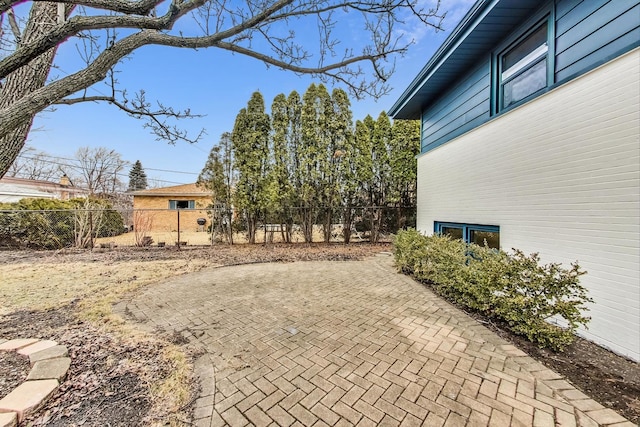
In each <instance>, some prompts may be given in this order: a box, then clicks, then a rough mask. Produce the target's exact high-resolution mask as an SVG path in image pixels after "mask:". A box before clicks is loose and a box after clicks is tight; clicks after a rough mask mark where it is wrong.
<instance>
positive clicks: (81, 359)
mask: <svg viewBox="0 0 640 427" xmlns="http://www.w3.org/2000/svg"><path fill="white" fill-rule="evenodd" d="M390 250H391V247H390V245H385V244H381V245H369V244H352V245H348V246H345V245H341V244H333V245H322V244H312V245H306V244H304V245H303V244H295V245H282V244H276V245H268V246H264V245H237V246H233V247H229V246H216V247H213V248H189V249H181V250H177V249H174V248H171V249H161V248H143V249H133V248H128V249H116V250H105V251H93V252H87V251H77V252H76V251H61V252H48V253H44V254H43V253H42V252H31V251H11V252H0V262H11V263H18V262H29V261H32V260H33V261H35V260H37V261H38V262H41V263H42V262H45V263H46V262H50V263H61V262H67V261H87V262H113V261H126V260H136V261H141V260H142V261H144V260H162V259H176V258H186V259H191V258H200V259H206V260H210V261H211V263H212V264H217V265H238V264H246V263H259V262H293V261H300V260H305V261H310V260H335V261H339V260H352V259H360V258H362V257H365V256H368V255H372V254H375V253H379V252H381V251H390ZM74 312H75V305H74V304H70V305H68V306H65V307H61V308H57V309H55V310H48V311H19V312H14V313H11V314H9V315H6V316H3V317H0V337H2V338H19V337H33V338H43V339H54V340H56V341H58V342H60V343H63V344H64V345H66V346H67V347H68V348H69V351H70V354H71V357H72V365H71V368H70V371H69V375H68V376H67V379H66V380H65V381H64V382H63V383H62V384H61V386H60V387H59V389H58V390H57V391H56V393H55V395H54V396H53V398H52V399H51V400H49V401H48V402H47V404H46V406H45V407H43V408H41V409H40V410H39V411H38V412H37V413H36V414H34V415H33V416H31V417H30V418H29V420H28V422H29V423H30V424H31V425H34V426H40V425H50V426H62V425H83V426H93V425H96V426H97V425H111V426H133V425H147V424H149V423H150V422H151V421H153V420H160V419H168V418H172V419H173V421H174V423H177V424H180V423H183V424H185V425H186V424H188V421H189V410H190V409H191V408H189V407H186V408H183V411H181V412H178V413H174V414H169V413H153V411H152V405H151V402H150V400H149V399H150V394H149V390H148V387H146V384H147V383H146V382H147V381H149V378H148V375H149V373H148V372H146V373H145V374H144V375H146V376H147V377H143V373H142V372H143V371H144V370H143V369H142V368H143V366H146V367H148V366H149V365H153V366H154V368H153V372H152V373H151V375H152V376H155V377H156V378H162V376H163V375H166V374H167V372H168V370H169V369H170V366H165V365H166V363H165V364H164V365H163V363H164V362H163V360H162V358H161V357H160V356H159V355H160V353H161V350H162V345H163V344H162V342H163V341H158V342H154V343H143V344H135V345H133V344H131V343H126V342H124V341H123V340H122V339H121V338H116V337H114V336H112V335H110V334H108V333H106V332H104V331H101V330H98V329H96V328H95V327H93V326H91V325H89V324H87V323H85V322H81V321H79V320H78V319H77V317H76V316H75V315H74ZM471 315H473V316H475V317H476V318H477V319H478V320H480V321H481V322H483V323H484V324H485V325H486V326H488V327H490V328H491V329H493V330H494V331H495V332H496V333H498V334H499V335H501V336H502V337H503V338H505V339H507V340H509V341H511V342H513V343H514V344H515V345H516V346H518V347H519V348H520V349H522V350H523V351H525V352H527V353H528V354H530V355H531V356H532V357H533V358H535V359H537V360H538V361H540V362H541V363H543V364H545V365H546V366H548V367H549V368H551V369H553V370H555V371H557V372H558V373H560V374H562V375H563V376H565V377H566V378H567V379H568V380H569V381H570V382H571V383H572V384H574V385H575V386H576V387H577V388H579V389H581V390H582V391H583V392H585V393H586V394H587V395H589V396H591V397H592V398H593V399H594V400H596V401H598V402H599V403H600V404H602V405H604V406H606V407H609V408H612V409H614V410H615V411H617V412H618V413H620V414H621V415H623V416H624V417H626V418H628V419H629V420H630V421H632V422H635V423H640V364H638V363H636V362H633V361H631V360H628V359H625V358H623V357H620V356H618V355H616V354H614V353H612V352H610V351H608V350H606V349H603V348H602V347H599V346H597V345H595V344H593V343H591V342H589V341H586V340H583V339H580V338H578V339H576V341H575V342H574V343H573V344H572V345H570V346H569V347H568V348H567V349H566V350H565V351H564V352H562V353H555V352H552V351H549V350H545V349H539V348H538V347H536V346H535V345H533V344H532V343H530V342H528V341H526V340H525V339H523V338H522V337H519V336H516V335H514V334H512V333H511V332H510V331H508V330H507V329H506V328H505V327H504V325H500V324H497V323H495V322H491V321H489V320H488V319H485V318H481V317H478V316H477V315H474V314H472V313H471ZM161 338H164V340H165V341H164V342H167V343H168V342H174V343H177V344H181V342H176V340H174V339H172V337H170V336H166V337H161ZM183 345H184V346H185V349H186V351H187V353H188V354H191V355H192V356H193V357H195V354H194V353H192V352H191V353H190V351H191V350H189V349H188V348H186V347H188V344H183ZM8 354H11V353H8ZM21 362H22V361H21V360H20V359H19V358H18V359H16V358H15V357H13V356H7V355H6V354H5V355H2V354H0V371H2V372H3V373H4V372H5V371H7V370H8V371H9V372H11V375H9V377H10V378H12V379H8V380H7V379H2V378H0V397H2V396H3V394H2V393H3V390H5V388H6V387H7V386H6V384H9V383H8V382H7V381H14V382H16V381H20V380H17V379H16V378H20V375H24V376H26V373H23V370H24V364H23V363H21ZM27 369H28V366H27ZM14 372H15V374H14ZM3 377H4V375H3ZM3 387H5V388H3ZM195 393H196V390H195V389H194V396H195V395H196V394H195Z"/></svg>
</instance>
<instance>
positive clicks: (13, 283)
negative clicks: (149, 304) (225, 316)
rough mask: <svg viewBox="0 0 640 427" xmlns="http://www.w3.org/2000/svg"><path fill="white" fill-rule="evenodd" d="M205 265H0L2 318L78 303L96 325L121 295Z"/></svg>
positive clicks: (177, 262)
mask: <svg viewBox="0 0 640 427" xmlns="http://www.w3.org/2000/svg"><path fill="white" fill-rule="evenodd" d="M208 266H210V264H209V263H207V261H205V260H198V259H194V260H185V259H176V260H157V261H144V262H141V261H120V262H118V261H116V262H106V263H105V262H100V261H96V262H92V263H86V262H69V263H64V264H52V263H42V264H33V263H30V262H25V263H16V264H8V265H0V277H2V280H1V281H0V300H2V305H1V306H0V315H2V314H7V313H10V312H12V311H16V310H27V309H29V310H42V309H47V308H54V307H60V306H61V305H64V304H68V303H69V302H71V301H73V300H77V299H79V300H80V303H81V305H82V306H83V307H84V309H83V313H84V314H85V315H86V317H87V318H88V319H91V320H94V321H99V320H100V319H102V318H104V317H105V316H107V315H109V313H111V308H110V306H111V304H112V303H114V302H115V301H116V300H117V299H118V298H119V297H121V296H122V295H124V294H127V293H129V292H133V291H135V290H136V289H138V288H140V287H141V286H145V285H148V284H150V283H153V282H156V281H159V280H162V279H166V278H168V277H172V276H177V275H181V274H185V273H189V272H193V271H198V270H201V269H202V268H205V267H208Z"/></svg>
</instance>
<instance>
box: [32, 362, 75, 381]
mask: <svg viewBox="0 0 640 427" xmlns="http://www.w3.org/2000/svg"><path fill="white" fill-rule="evenodd" d="M69 366H71V359H70V358H68V357H58V358H55V359H47V360H41V361H39V362H36V363H35V365H33V368H31V372H29V376H28V377H27V381H32V380H51V379H54V380H58V381H62V379H63V378H64V377H65V376H66V375H67V371H68V370H69Z"/></svg>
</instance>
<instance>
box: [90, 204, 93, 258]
mask: <svg viewBox="0 0 640 427" xmlns="http://www.w3.org/2000/svg"><path fill="white" fill-rule="evenodd" d="M89 244H90V245H91V249H90V250H91V251H93V211H92V210H90V211H89Z"/></svg>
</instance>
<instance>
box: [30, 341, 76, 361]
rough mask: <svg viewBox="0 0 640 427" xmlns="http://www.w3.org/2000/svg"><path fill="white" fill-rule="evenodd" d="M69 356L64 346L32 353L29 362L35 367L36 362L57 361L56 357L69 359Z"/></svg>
mask: <svg viewBox="0 0 640 427" xmlns="http://www.w3.org/2000/svg"><path fill="white" fill-rule="evenodd" d="M68 355H69V350H67V347H66V346H64V345H56V346H53V347H49V348H47V349H44V350H40V351H38V352H36V353H32V354H30V355H29V362H31V365H33V364H34V363H36V362H39V361H41V360H46V359H55V358H56V357H67V356H68Z"/></svg>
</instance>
